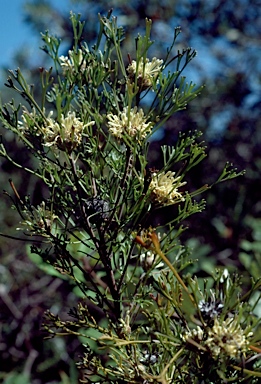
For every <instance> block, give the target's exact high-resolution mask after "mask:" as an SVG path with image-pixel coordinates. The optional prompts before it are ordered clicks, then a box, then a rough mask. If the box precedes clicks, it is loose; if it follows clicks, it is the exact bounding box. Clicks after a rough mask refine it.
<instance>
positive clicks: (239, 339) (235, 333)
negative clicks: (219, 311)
mask: <svg viewBox="0 0 261 384" xmlns="http://www.w3.org/2000/svg"><path fill="white" fill-rule="evenodd" d="M251 335H252V333H248V335H247V336H251ZM247 336H246V335H245V332H244V330H243V329H242V328H241V327H240V324H239V323H238V321H237V319H236V318H229V317H228V318H227V319H226V320H224V321H220V319H218V318H216V319H215V321H214V325H213V327H212V328H211V329H210V330H209V332H208V338H207V340H206V341H205V345H206V346H207V348H208V349H209V351H210V353H211V355H212V356H213V357H214V358H216V359H217V358H218V357H219V356H220V355H221V354H225V355H228V356H229V357H232V358H236V357H240V355H241V353H242V352H245V351H246V350H247V346H248V344H249V343H248V340H247Z"/></svg>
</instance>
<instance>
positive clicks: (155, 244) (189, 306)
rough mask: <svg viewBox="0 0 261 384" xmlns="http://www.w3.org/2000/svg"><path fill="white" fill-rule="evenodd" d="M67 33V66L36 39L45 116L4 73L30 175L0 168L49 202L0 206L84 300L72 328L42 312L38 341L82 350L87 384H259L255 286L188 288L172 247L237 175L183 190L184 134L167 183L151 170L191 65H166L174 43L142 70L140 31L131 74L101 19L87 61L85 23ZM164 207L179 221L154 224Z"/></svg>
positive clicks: (193, 145) (206, 283) (184, 99)
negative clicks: (30, 181) (68, 343)
mask: <svg viewBox="0 0 261 384" xmlns="http://www.w3.org/2000/svg"><path fill="white" fill-rule="evenodd" d="M71 21H72V26H73V34H74V46H73V49H72V50H71V51H69V53H68V56H66V57H64V56H59V45H60V41H59V40H58V39H57V38H56V37H53V36H51V35H50V34H49V33H48V32H46V33H45V34H43V36H42V37H43V41H44V43H45V45H44V47H43V49H44V51H45V52H47V53H48V55H49V56H50V57H51V58H52V60H53V62H54V68H55V70H53V69H52V68H50V69H49V70H45V69H43V68H40V72H39V74H40V79H41V89H42V92H41V93H42V97H41V102H40V104H39V103H38V102H37V101H36V100H35V97H34V89H33V87H32V86H29V85H28V84H27V82H26V80H25V78H24V76H23V75H22V73H21V71H20V70H16V71H10V77H9V78H8V82H7V86H8V87H9V88H11V89H13V90H14V91H15V92H17V93H19V94H20V95H21V96H22V98H23V99H24V103H25V104H24V105H23V106H20V105H18V106H16V105H15V103H14V102H13V101H12V102H10V103H7V104H4V105H3V106H2V107H1V113H0V120H1V122H2V124H3V126H4V127H5V128H7V129H8V130H11V131H12V132H13V133H14V134H15V135H16V137H17V138H18V139H19V140H20V141H22V142H23V143H24V145H25V147H26V148H27V149H28V153H30V154H31V155H32V156H34V158H35V160H36V162H37V167H36V168H28V167H24V166H23V165H22V164H18V163H17V161H15V160H14V159H12V158H11V157H10V156H9V155H8V149H7V148H6V147H5V143H4V142H2V143H1V147H0V155H1V156H3V157H4V158H6V159H8V160H9V161H10V162H12V163H13V164H14V165H15V166H17V167H19V168H22V169H24V171H26V172H29V173H30V174H33V175H34V176H36V177H37V178H38V179H40V180H41V182H42V184H43V185H45V187H46V188H47V190H48V197H47V198H45V199H44V198H43V200H42V203H41V204H39V205H38V206H33V205H32V204H31V201H30V197H29V196H20V193H19V192H18V191H17V190H16V188H15V185H14V184H13V182H12V181H10V185H11V188H12V191H13V194H12V195H10V194H9V193H7V192H6V194H7V195H9V196H10V198H11V199H12V202H13V206H14V207H15V208H16V209H17V211H18V213H19V214H20V216H21V220H22V221H21V223H20V228H19V230H21V231H22V232H24V233H26V234H27V235H29V236H30V237H29V238H28V242H29V243H31V244H32V245H31V249H30V252H31V255H30V257H31V259H32V260H33V261H34V262H35V263H37V264H38V265H39V267H40V268H41V269H42V270H44V271H45V272H46V273H47V274H52V275H53V274H55V275H56V276H60V277H61V278H62V279H64V278H66V279H68V280H70V281H71V283H72V285H73V287H74V288H72V289H74V290H75V291H76V293H77V295H78V296H80V297H81V298H82V301H81V302H79V303H78V305H76V306H75V308H72V309H71V311H70V313H69V315H70V319H69V320H63V319H62V318H61V317H60V316H59V315H56V314H53V313H52V312H47V313H46V319H45V322H44V327H45V328H46V330H47V331H48V332H49V334H50V337H55V336H65V335H74V336H75V337H77V338H79V340H80V342H81V343H82V346H83V348H84V349H85V353H84V355H83V356H82V359H81V362H80V363H79V368H80V370H81V372H82V379H81V382H82V383H93V382H97V383H98V382H99V383H100V382H103V383H124V382H126V383H141V382H142V383H156V382H160V383H162V384H165V383H169V382H173V383H184V382H188V381H189V382H193V383H201V382H206V383H212V382H213V383H223V382H228V381H229V382H237V383H238V382H239V381H241V379H242V380H243V379H244V381H245V382H250V381H249V380H248V376H250V377H251V380H252V381H251V382H254V381H253V380H255V378H257V377H259V376H260V371H258V366H257V364H256V361H255V359H256V357H255V356H256V355H255V354H256V353H257V352H260V348H259V346H258V345H259V342H260V339H259V338H258V332H257V330H258V323H259V321H258V319H257V318H256V316H255V314H254V313H253V312H252V309H253V305H254V306H256V304H252V302H251V300H250V299H251V297H253V296H254V295H255V294H256V293H255V291H257V290H258V288H259V282H258V280H257V281H254V282H253V286H252V289H251V290H250V291H249V292H243V291H242V288H241V287H240V279H239V278H238V277H237V276H235V275H231V276H230V275H229V273H228V271H227V270H226V269H225V270H224V271H223V272H222V271H221V272H219V271H217V272H216V273H215V274H213V277H211V278H209V279H208V280H202V279H198V278H197V276H190V275H189V274H188V273H187V272H186V269H187V267H188V266H189V265H190V264H191V260H190V259H189V258H190V254H189V251H188V249H187V248H185V247H183V246H182V245H181V244H180V241H179V237H180V235H181V233H182V232H183V231H184V227H183V223H182V222H183V221H184V220H185V219H187V218H189V217H190V216H191V215H192V214H196V213H199V212H201V211H202V210H203V209H204V207H205V201H204V200H200V199H195V197H196V196H198V195H200V194H201V193H203V192H205V191H207V190H208V189H210V188H211V187H212V185H214V184H216V183H217V182H221V181H225V180H229V179H231V178H234V177H236V176H237V175H238V174H239V173H237V171H236V170H235V169H233V168H232V169H231V167H230V166H229V165H228V164H227V165H225V167H224V169H223V171H222V172H221V174H220V176H219V177H218V179H217V181H216V182H214V183H213V184H212V185H202V186H201V187H200V188H198V189H196V190H193V191H190V190H189V188H188V189H186V188H187V187H186V185H187V183H186V177H187V175H188V174H189V173H190V172H191V171H192V170H193V168H194V167H195V166H198V165H199V164H200V163H201V162H202V160H203V159H204V158H205V156H206V154H205V145H204V143H202V142H199V137H200V133H199V132H192V131H191V132H189V133H187V134H184V133H182V132H180V135H179V138H178V139H177V142H176V144H175V146H167V145H166V146H163V147H162V155H163V168H162V169H160V170H158V169H152V168H150V165H149V164H148V153H149V151H150V142H149V139H150V140H152V139H153V135H154V133H155V132H156V131H157V130H158V129H159V128H161V127H162V126H163V125H164V124H165V122H166V121H167V120H168V119H169V118H170V117H171V116H172V115H173V113H175V112H177V111H180V110H182V109H184V108H185V107H186V105H187V103H188V102H190V101H191V100H193V99H194V98H195V97H196V96H197V95H198V93H199V92H200V90H201V89H202V88H199V89H197V88H196V86H195V85H194V84H193V83H187V82H186V80H185V78H184V77H182V76H181V74H182V72H183V70H184V68H185V67H186V66H187V64H188V63H189V62H190V61H191V60H192V59H193V58H194V57H195V51H193V50H191V49H185V50H183V51H182V52H179V51H178V52H177V53H174V54H173V50H174V49H175V43H176V39H177V38H178V35H179V33H180V30H179V29H175V31H174V38H173V44H172V45H171V47H170V48H169V50H168V51H167V53H166V57H165V58H164V59H157V58H152V59H149V48H150V47H151V45H152V44H153V42H152V41H151V40H150V32H151V21H150V20H146V33H145V36H138V37H137V38H136V40H135V47H136V57H135V60H131V58H130V57H129V63H127V62H126V59H127V55H125V53H124V52H123V50H122V48H121V43H122V41H123V39H124V31H123V29H122V28H121V27H118V25H117V20H116V18H114V17H113V16H111V14H110V13H109V14H108V16H107V17H101V16H100V19H99V23H100V32H99V34H98V38H97V41H96V43H95V44H94V45H93V46H92V47H89V46H88V44H87V43H86V42H82V41H81V36H82V32H83V27H84V23H82V22H81V21H80V17H79V16H76V15H74V14H71ZM173 64H175V71H174V72H173V71H172V68H173ZM168 206H173V207H174V208H176V211H175V214H174V215H173V218H171V219H170V220H167V219H165V218H164V215H162V216H161V217H162V218H161V220H160V221H158V217H159V216H158V213H159V212H164V209H166V207H168ZM156 220H157V223H158V224H157V225H156V226H155V224H153V223H155V221H156ZM32 236H34V237H35V239H34V240H33V239H31V237H32ZM186 273H187V274H186ZM251 304H252V305H251ZM66 380H67V378H66V376H64V377H63V382H65V383H66Z"/></svg>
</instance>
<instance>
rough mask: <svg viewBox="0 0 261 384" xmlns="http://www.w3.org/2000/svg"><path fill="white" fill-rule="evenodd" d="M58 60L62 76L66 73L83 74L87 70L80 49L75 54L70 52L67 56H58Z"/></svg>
mask: <svg viewBox="0 0 261 384" xmlns="http://www.w3.org/2000/svg"><path fill="white" fill-rule="evenodd" d="M59 59H60V64H61V67H62V69H63V73H64V74H67V72H71V73H75V72H78V71H80V72H85V71H86V69H87V63H86V60H85V59H84V55H83V51H82V50H81V49H78V51H77V53H75V52H73V51H71V50H70V51H69V52H68V56H60V58H59Z"/></svg>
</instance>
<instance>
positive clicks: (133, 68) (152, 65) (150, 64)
mask: <svg viewBox="0 0 261 384" xmlns="http://www.w3.org/2000/svg"><path fill="white" fill-rule="evenodd" d="M162 63H163V60H159V59H157V58H156V57H153V59H152V61H149V59H146V61H145V63H144V60H143V57H141V59H140V61H139V64H138V63H137V61H135V60H132V62H131V64H130V65H129V66H128V67H127V72H128V73H129V77H130V78H131V80H132V81H133V79H134V78H135V74H136V73H137V79H138V86H139V87H140V88H141V89H142V90H144V89H146V88H149V87H151V86H152V80H153V79H154V78H155V77H157V76H158V74H159V72H160V71H161V69H162Z"/></svg>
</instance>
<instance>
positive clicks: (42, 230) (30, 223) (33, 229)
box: [17, 201, 58, 236]
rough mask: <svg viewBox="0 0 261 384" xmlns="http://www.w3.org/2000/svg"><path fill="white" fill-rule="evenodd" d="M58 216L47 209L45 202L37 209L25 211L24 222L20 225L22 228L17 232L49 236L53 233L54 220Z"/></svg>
mask: <svg viewBox="0 0 261 384" xmlns="http://www.w3.org/2000/svg"><path fill="white" fill-rule="evenodd" d="M57 217H58V216H56V215H54V214H53V213H52V212H51V211H50V210H49V209H47V208H46V206H45V202H44V201H43V202H42V203H41V204H40V205H38V206H37V208H35V207H30V209H27V210H25V211H23V218H24V220H23V221H22V222H21V223H20V224H21V225H22V227H21V228H17V230H24V231H26V232H30V234H31V235H36V234H38V235H42V236H45V235H46V234H47V235H48V232H50V231H51V229H52V226H53V223H54V220H55V219H57Z"/></svg>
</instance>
